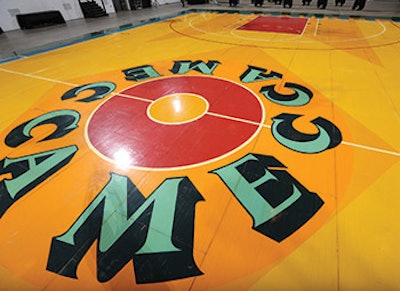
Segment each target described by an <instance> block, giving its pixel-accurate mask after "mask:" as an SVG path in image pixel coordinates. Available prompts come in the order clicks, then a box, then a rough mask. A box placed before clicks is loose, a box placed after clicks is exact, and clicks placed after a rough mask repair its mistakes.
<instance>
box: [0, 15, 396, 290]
mask: <svg viewBox="0 0 400 291" xmlns="http://www.w3.org/2000/svg"><path fill="white" fill-rule="evenodd" d="M257 17H259V15H256V14H250V13H246V14H244V13H243V14H242V13H223V12H218V13H217V12H189V13H185V14H183V15H181V16H176V17H172V18H166V19H163V20H160V21H156V22H150V23H148V24H146V25H143V26H140V27H136V28H133V29H129V30H124V31H121V32H116V33H113V34H110V35H107V36H103V37H99V38H95V39H90V40H87V41H83V42H80V43H77V44H74V45H71V46H66V47H60V48H58V49H52V50H48V51H46V52H43V53H38V54H33V55H32V56H30V57H27V58H21V59H19V60H15V61H11V62H6V63H3V64H1V65H0V80H1V81H0V84H1V87H2V94H1V95H0V106H1V108H2V118H1V119H0V141H1V142H0V153H1V156H0V246H1V252H0V282H1V286H0V290H398V289H399V286H400V281H399V278H400V276H399V271H398V267H397V264H396V263H397V262H398V261H399V259H400V257H399V253H398V251H397V249H398V240H399V239H400V229H399V227H398V225H397V221H398V219H399V214H398V211H397V208H396V205H398V204H399V202H400V199H399V196H398V195H397V191H398V188H399V186H400V184H399V181H398V180H399V179H398V176H399V174H400V163H399V162H400V159H399V157H400V151H399V149H400V135H399V134H398V128H399V126H400V122H399V110H400V103H399V102H400V101H399V100H400V99H399V98H398V92H399V91H400V85H399V82H398V76H399V74H400V69H399V68H400V58H399V57H398V52H399V51H400V26H399V25H398V23H396V22H393V21H391V20H384V19H375V20H367V19H363V18H357V19H355V18H348V19H342V18H334V17H330V18H329V17H323V18H321V17H316V16H300V17H301V18H306V22H305V25H304V29H303V30H302V32H301V33H299V34H292V33H285V32H284V30H283V31H281V32H276V31H277V30H278V31H279V29H278V28H277V27H278V26H279V25H281V23H282V21H283V22H284V21H286V20H287V21H288V23H289V24H290V23H293V16H291V17H292V18H291V17H289V16H285V17H283V18H281V17H280V18H279V21H278V20H277V22H276V23H264V22H262V23H261V24H260V25H263V27H262V28H260V31H255V30H251V31H249V30H243V29H238V28H240V27H242V26H243V25H245V24H247V23H249V22H251V21H253V20H254V19H256V18H257ZM273 19H274V16H268V17H266V18H265V21H266V22H268V21H273ZM297 20H298V19H297ZM302 23H304V21H303V22H302ZM268 27H272V29H271V30H269V28H268Z"/></svg>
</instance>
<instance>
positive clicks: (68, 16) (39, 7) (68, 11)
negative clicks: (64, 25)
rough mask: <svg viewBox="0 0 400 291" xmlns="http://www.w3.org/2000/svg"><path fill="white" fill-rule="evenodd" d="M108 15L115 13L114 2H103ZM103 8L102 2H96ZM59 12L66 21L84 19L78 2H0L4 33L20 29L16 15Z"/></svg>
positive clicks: (41, 0)
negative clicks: (50, 11)
mask: <svg viewBox="0 0 400 291" xmlns="http://www.w3.org/2000/svg"><path fill="white" fill-rule="evenodd" d="M103 1H104V6H105V8H106V12H107V13H113V12H115V9H114V5H113V3H112V0H103ZM96 2H97V3H98V4H99V6H100V7H102V8H103V5H102V4H101V0H96ZM46 10H58V11H60V12H61V14H62V15H63V17H64V19H65V20H66V21H67V20H72V19H77V18H83V14H82V10H81V8H80V6H79V3H78V0H0V27H1V28H2V29H3V30H4V31H9V30H14V29H19V28H20V27H19V25H18V22H17V18H16V17H15V15H16V14H23V13H32V12H40V11H46Z"/></svg>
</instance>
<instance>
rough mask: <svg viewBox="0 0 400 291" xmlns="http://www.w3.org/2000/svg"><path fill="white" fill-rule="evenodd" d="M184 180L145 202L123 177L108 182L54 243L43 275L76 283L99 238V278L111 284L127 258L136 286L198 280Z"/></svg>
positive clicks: (189, 187)
mask: <svg viewBox="0 0 400 291" xmlns="http://www.w3.org/2000/svg"><path fill="white" fill-rule="evenodd" d="M200 200H203V197H202V196H201V194H200V193H199V192H198V191H197V189H196V188H195V187H194V185H193V184H192V183H191V182H190V180H189V179H188V178H187V177H181V178H169V179H166V180H165V181H164V182H163V183H162V184H161V185H160V186H159V187H158V188H157V189H156V190H155V191H154V192H153V193H152V194H151V195H150V196H149V197H148V198H147V199H146V198H145V197H144V196H143V195H142V194H141V193H140V192H139V190H138V189H137V188H136V186H135V185H134V184H133V183H132V182H131V181H130V180H129V178H128V177H126V176H121V175H118V174H115V173H111V179H110V181H109V182H108V183H107V185H106V186H105V187H104V188H103V190H102V191H101V192H100V193H99V194H98V195H97V196H96V197H95V198H94V200H93V201H92V202H91V203H90V205H89V206H88V207H87V208H86V209H85V210H84V211H83V213H82V214H81V215H80V216H79V218H78V219H77V220H76V221H75V223H74V224H73V225H72V226H71V227H70V228H69V229H68V230H67V232H65V233H64V234H62V235H61V236H56V237H54V238H53V240H52V243H51V248H50V254H49V259H48V263H47V270H49V271H51V272H54V273H57V274H59V275H62V276H66V277H71V278H77V275H76V271H77V268H78V265H79V263H80V262H81V260H82V258H83V256H84V255H85V254H86V252H87V251H88V249H89V248H90V247H91V245H92V244H93V242H94V241H95V240H96V239H97V240H98V244H97V279H98V280H99V281H100V282H106V281H108V280H110V279H112V278H113V277H114V276H115V275H116V274H117V273H118V272H119V271H120V270H121V269H122V268H123V267H124V266H125V265H126V264H127V263H128V262H129V261H130V260H131V259H133V265H134V270H135V276H136V282H137V283H152V282H162V281H168V280H175V279H180V278H186V277H192V276H198V275H201V274H202V272H201V271H200V270H199V269H198V267H197V266H196V263H195V262H194V258H193V234H194V212H195V211H194V210H195V204H196V203H197V202H198V201H200Z"/></svg>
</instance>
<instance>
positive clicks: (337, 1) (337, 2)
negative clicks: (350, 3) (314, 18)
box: [335, 0, 346, 7]
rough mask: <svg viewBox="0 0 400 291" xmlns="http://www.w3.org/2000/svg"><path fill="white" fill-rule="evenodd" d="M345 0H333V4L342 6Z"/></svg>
mask: <svg viewBox="0 0 400 291" xmlns="http://www.w3.org/2000/svg"><path fill="white" fill-rule="evenodd" d="M345 2H346V0H335V6H338V5H339V6H340V7H342V6H343V4H344V3H345Z"/></svg>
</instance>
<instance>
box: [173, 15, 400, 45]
mask: <svg viewBox="0 0 400 291" xmlns="http://www.w3.org/2000/svg"><path fill="white" fill-rule="evenodd" d="M192 21H193V20H191V22H192ZM378 23H379V25H380V26H381V27H382V30H381V31H379V32H378V33H376V34H373V35H369V36H367V37H363V38H353V39H351V40H350V41H347V40H338V41H333V40H332V41H324V42H328V43H340V42H341V43H346V42H348V43H349V42H355V41H360V40H366V39H372V38H377V37H378V36H380V35H382V34H384V33H385V32H386V30H387V28H386V26H385V25H384V24H383V23H381V22H380V21H378ZM189 25H190V22H189ZM191 27H192V28H193V29H194V30H196V31H198V32H202V33H205V34H208V35H215V36H218V37H225V38H227V39H228V40H227V41H220V40H217V39H207V38H203V37H199V36H194V35H191V34H187V33H183V32H181V31H179V30H178V29H177V28H175V27H174V22H173V21H172V22H170V23H169V28H170V29H171V30H172V31H173V32H175V33H177V34H179V35H182V36H185V37H188V38H192V39H197V40H201V41H206V42H211V43H220V44H226V45H236V46H242V47H263V48H269V49H280V50H299V51H338V50H359V49H368V48H377V47H386V46H391V45H394V44H399V43H400V39H398V40H395V41H391V42H387V43H381V44H375V45H368V46H365V45H363V46H353V47H342V48H336V47H334V48H332V47H329V48H307V47H284V46H274V45H271V46H269V45H265V44H243V43H236V42H234V40H233V39H232V38H229V37H228V36H226V35H223V34H218V33H212V32H206V31H204V30H201V29H198V28H197V27H195V26H193V25H192V26H191ZM396 27H397V26H396ZM397 28H399V27H397ZM263 42H264V43H276V42H288V41H284V40H279V41H278V40H276V41H268V40H265V39H263ZM315 42H317V40H310V41H307V40H303V41H301V44H310V43H315Z"/></svg>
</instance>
